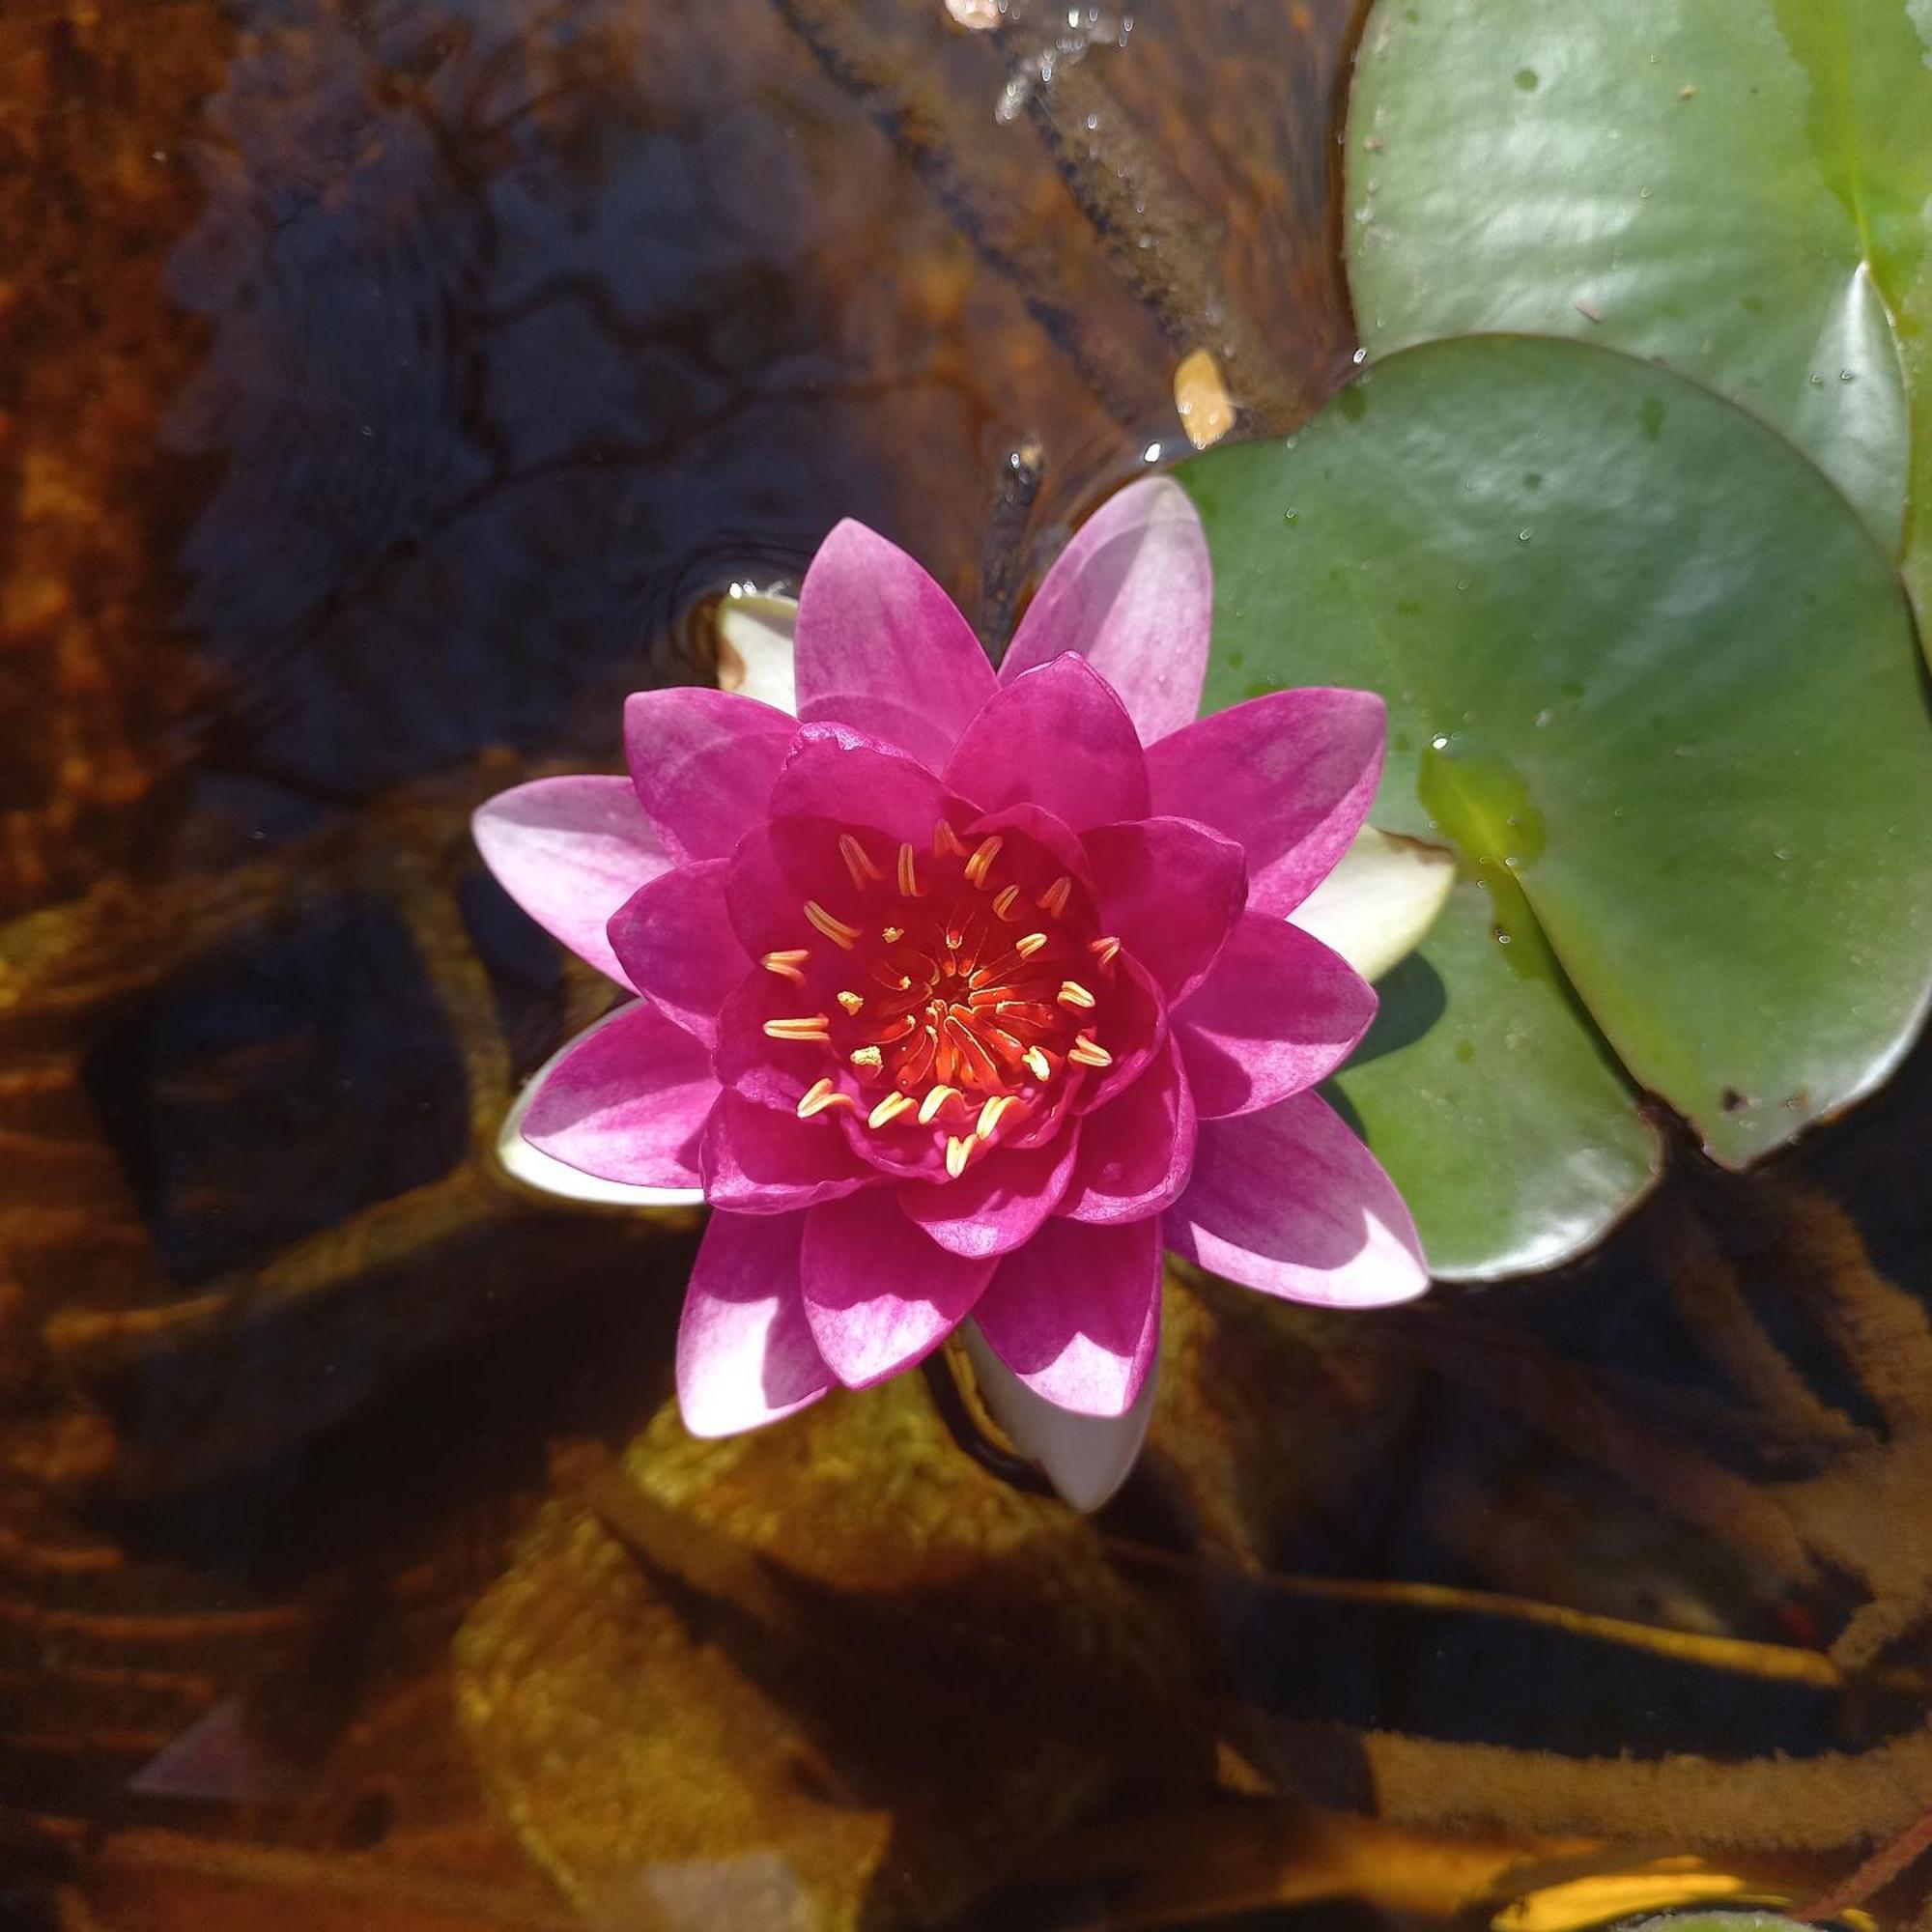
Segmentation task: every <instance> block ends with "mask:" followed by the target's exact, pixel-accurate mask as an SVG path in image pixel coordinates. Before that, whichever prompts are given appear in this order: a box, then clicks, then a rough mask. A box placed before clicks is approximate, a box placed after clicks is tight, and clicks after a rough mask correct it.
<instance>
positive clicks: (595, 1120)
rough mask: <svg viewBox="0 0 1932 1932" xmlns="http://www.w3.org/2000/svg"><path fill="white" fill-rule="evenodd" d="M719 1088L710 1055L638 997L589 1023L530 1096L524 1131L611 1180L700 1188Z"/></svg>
mask: <svg viewBox="0 0 1932 1932" xmlns="http://www.w3.org/2000/svg"><path fill="white" fill-rule="evenodd" d="M717 1097H718V1082H717V1080H716V1078H715V1077H714V1076H713V1074H712V1071H711V1056H710V1055H709V1054H708V1053H707V1052H706V1051H705V1049H704V1048H703V1047H702V1046H701V1045H700V1044H699V1043H698V1042H697V1041H696V1039H694V1038H693V1037H691V1035H690V1034H688V1033H686V1032H685V1030H684V1029H683V1028H682V1027H681V1026H679V1025H677V1023H676V1022H675V1021H673V1020H671V1019H669V1018H668V1017H667V1016H666V1015H665V1014H663V1013H661V1012H659V1011H658V1010H657V1009H656V1008H655V1007H652V1006H648V1005H646V1004H645V1003H643V1002H642V1001H639V1003H638V1004H637V1005H636V1006H632V1007H626V1008H624V1009H622V1010H621V1011H620V1012H619V1013H617V1014H616V1015H615V1016H613V1017H612V1018H611V1019H609V1020H606V1021H603V1022H600V1023H599V1024H598V1025H597V1026H594V1027H592V1028H590V1029H589V1030H588V1031H587V1032H586V1033H584V1034H583V1035H582V1037H580V1038H579V1039H578V1041H577V1043H576V1044H575V1045H574V1046H573V1047H571V1048H570V1049H568V1050H567V1051H566V1052H565V1053H564V1054H563V1055H562V1056H561V1057H560V1058H559V1059H558V1060H557V1061H556V1062H555V1063H554V1065H553V1066H552V1067H551V1069H550V1073H549V1076H548V1078H546V1079H545V1080H544V1082H543V1084H542V1085H541V1086H540V1087H538V1089H537V1090H536V1092H535V1094H532V1095H531V1097H530V1101H529V1106H528V1109H527V1111H526V1113H525V1115H524V1138H525V1139H526V1141H528V1142H529V1143H530V1145H531V1146H532V1147H534V1148H536V1149H538V1150H539V1151H541V1152H543V1153H547V1154H549V1155H550V1156H551V1158H552V1159H553V1160H560V1161H562V1162H563V1163H564V1165H565V1166H566V1167H575V1168H580V1169H582V1172H583V1173H585V1174H594V1175H597V1176H598V1177H599V1178H600V1179H605V1180H618V1181H623V1182H625V1183H627V1184H628V1185H630V1186H634V1187H695V1186H696V1185H697V1184H698V1173H697V1138H698V1132H699V1129H700V1128H701V1127H702V1126H703V1124H704V1117H705V1115H706V1114H708V1113H709V1112H710V1110H711V1104H712V1102H713V1101H714V1100H715V1099H716V1098H717Z"/></svg>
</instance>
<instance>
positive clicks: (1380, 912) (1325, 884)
mask: <svg viewBox="0 0 1932 1932" xmlns="http://www.w3.org/2000/svg"><path fill="white" fill-rule="evenodd" d="M1456 877H1457V862H1456V855H1455V854H1454V853H1453V852H1451V851H1449V850H1448V849H1447V848H1446V847H1444V846H1441V845H1431V844H1426V843H1424V842H1423V841H1422V840H1420V839H1416V838H1401V837H1399V836H1397V835H1396V834H1394V833H1389V832H1381V831H1378V830H1377V828H1376V827H1374V826H1372V825H1365V826H1364V827H1363V828H1362V829H1361V831H1359V832H1358V833H1357V834H1356V835H1355V838H1354V840H1353V842H1352V843H1351V844H1350V847H1349V849H1348V850H1347V851H1346V852H1344V853H1343V854H1342V857H1341V858H1340V859H1339V860H1338V861H1337V862H1336V865H1335V867H1334V869H1333V870H1332V871H1331V872H1330V873H1329V874H1328V876H1327V877H1326V878H1325V879H1323V880H1322V881H1321V884H1320V885H1318V886H1317V887H1316V888H1315V890H1314V891H1313V892H1312V893H1310V894H1309V895H1308V896H1307V897H1306V898H1305V899H1303V900H1302V901H1301V903H1300V904H1299V905H1298V906H1296V907H1295V909H1294V911H1293V913H1292V914H1291V915H1290V923H1291V924H1293V925H1296V926H1299V927H1300V928H1301V930H1302V931H1304V932H1306V933H1308V934H1310V935H1311V936H1312V937H1313V938H1316V939H1319V940H1321V943H1322V944H1323V945H1324V946H1326V947H1327V948H1328V949H1329V950H1330V951H1331V952H1339V953H1340V954H1341V955H1342V957H1343V958H1344V959H1346V960H1347V961H1348V962H1349V964H1350V966H1352V967H1353V968H1354V969H1355V971H1356V972H1357V973H1359V974H1360V975H1361V976H1362V978H1363V979H1365V980H1379V979H1380V978H1381V977H1382V976H1383V975H1384V974H1385V973H1388V972H1389V971H1391V970H1392V969H1393V968H1394V967H1395V966H1397V965H1399V964H1400V963H1401V962H1402V961H1403V960H1404V959H1406V957H1407V956H1408V954H1409V953H1411V952H1414V951H1415V949H1416V948H1417V947H1418V946H1420V945H1421V944H1422V942H1423V941H1424V940H1425V939H1427V938H1428V937H1429V933H1430V929H1431V928H1432V927H1433V926H1434V925H1435V921H1436V919H1437V918H1438V917H1439V916H1440V914H1441V911H1442V908H1443V907H1444V906H1445V905H1447V904H1448V902H1449V895H1450V894H1451V893H1452V892H1453V891H1454V890H1455V886H1456Z"/></svg>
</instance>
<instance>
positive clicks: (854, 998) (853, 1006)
mask: <svg viewBox="0 0 1932 1932" xmlns="http://www.w3.org/2000/svg"><path fill="white" fill-rule="evenodd" d="M838 1004H839V1005H840V1006H841V1007H843V1008H844V1009H845V1010H846V1011H847V1012H848V1013H856V1012H857V1011H858V1010H859V1009H860V1008H862V1007H863V1006H864V1005H865V1004H866V1003H865V1001H864V1000H863V999H861V998H860V997H859V995H858V994H857V993H840V994H839V995H838Z"/></svg>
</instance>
